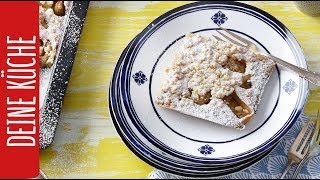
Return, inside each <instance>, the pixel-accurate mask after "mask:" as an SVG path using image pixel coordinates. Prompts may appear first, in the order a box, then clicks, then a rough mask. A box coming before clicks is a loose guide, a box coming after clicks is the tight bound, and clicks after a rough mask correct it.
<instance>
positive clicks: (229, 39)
mask: <svg viewBox="0 0 320 180" xmlns="http://www.w3.org/2000/svg"><path fill="white" fill-rule="evenodd" d="M217 32H218V33H219V34H220V35H221V36H223V37H224V38H226V39H227V40H228V41H230V42H232V43H233V44H236V45H239V46H243V47H247V46H245V45H243V44H241V43H239V42H237V41H235V40H233V39H232V38H230V37H228V36H227V35H225V34H223V33H222V32H220V31H217Z"/></svg>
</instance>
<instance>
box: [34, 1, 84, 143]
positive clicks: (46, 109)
mask: <svg viewBox="0 0 320 180" xmlns="http://www.w3.org/2000/svg"><path fill="white" fill-rule="evenodd" d="M88 6H89V1H73V3H72V7H71V9H70V12H69V14H68V16H67V17H66V18H67V20H66V22H67V23H66V27H65V29H64V33H63V34H62V36H61V38H62V39H61V40H60V44H59V46H58V51H57V56H56V60H55V63H54V64H53V66H52V67H51V68H46V69H41V70H40V86H41V87H40V96H41V97H40V143H39V144H40V149H45V148H46V147H48V146H49V145H50V144H51V143H52V141H53V138H54V135H55V131H56V128H57V124H58V120H59V116H60V112H61V107H62V103H63V98H64V95H65V93H66V90H67V85H68V81H69V78H70V74H71V70H72V66H73V62H74V58H75V55H76V51H77V47H78V42H79V39H80V35H81V31H82V27H83V24H84V21H85V17H86V14H87V10H88Z"/></svg>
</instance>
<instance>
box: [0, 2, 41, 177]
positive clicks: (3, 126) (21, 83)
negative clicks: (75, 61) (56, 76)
mask: <svg viewBox="0 0 320 180" xmlns="http://www.w3.org/2000/svg"><path fill="white" fill-rule="evenodd" d="M0 22H1V27H0V76H1V77H0V163H1V170H0V178H34V177H36V176H37V175H38V174H39V100H38V97H39V6H38V3H37V2H22V1H20V2H1V5H0Z"/></svg>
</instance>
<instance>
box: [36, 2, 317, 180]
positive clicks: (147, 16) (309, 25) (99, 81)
mask: <svg viewBox="0 0 320 180" xmlns="http://www.w3.org/2000/svg"><path fill="white" fill-rule="evenodd" d="M187 3H190V2H182V1H180V2H121V1H120V2H94V1H92V2H91V3H90V6H89V9H88V13H87V18H86V21H85V24H84V28H83V32H82V36H81V39H80V43H79V48H78V52H77V55H76V59H75V63H74V67H73V71H72V74H71V78H70V81H69V85H68V90H67V94H66V96H65V99H64V104H63V108H62V112H61V118H60V120H59V124H58V128H57V131H56V136H55V139H54V142H53V144H52V145H51V146H50V147H48V148H47V149H45V150H43V151H41V153H40V166H41V168H42V170H43V171H44V172H45V173H46V174H47V175H48V176H49V178H86V177H88V178H147V175H148V174H149V173H150V172H151V171H152V170H153V168H152V167H151V166H149V165H148V164H146V163H144V162H143V161H142V160H140V159H139V158H137V157H136V156H135V155H134V154H133V153H132V152H131V151H130V150H129V149H128V148H127V147H126V146H125V144H124V143H123V142H122V141H121V139H120V137H119V136H118V134H117V132H116V131H115V129H114V127H113V124H112V121H111V118H110V115H109V112H108V86H109V81H110V78H111V76H112V73H113V69H114V66H115V63H116V62H117V60H118V58H119V56H120V54H121V52H122V50H123V49H124V48H125V47H126V45H127V44H128V43H129V41H130V40H131V39H132V38H134V37H135V35H137V34H138V33H139V32H140V31H141V30H142V29H143V28H144V27H146V26H147V25H148V24H149V23H150V22H151V21H153V20H154V19H155V18H157V17H158V16H160V15H161V14H163V13H165V12H167V11H169V10H171V9H173V8H175V7H178V6H181V5H184V4H187ZM245 3H249V4H251V5H253V6H256V7H258V8H260V9H262V10H264V11H266V12H268V13H270V14H272V15H273V16H275V17H276V18H277V19H279V20H280V21H281V22H283V23H284V24H285V25H286V26H287V27H288V28H289V29H290V30H291V32H292V33H293V34H294V35H295V36H296V38H297V39H298V41H299V43H300V45H301V46H302V48H303V50H304V53H305V54H306V57H307V60H308V64H309V67H310V69H312V70H317V71H320V17H318V18H313V17H309V16H306V15H304V14H302V13H301V12H300V11H299V10H298V9H297V8H296V7H295V5H294V3H293V2H245ZM319 107H320V88H316V87H311V91H310V95H309V98H308V102H307V105H306V107H305V110H304V112H305V113H306V114H310V113H314V111H315V110H316V108H319Z"/></svg>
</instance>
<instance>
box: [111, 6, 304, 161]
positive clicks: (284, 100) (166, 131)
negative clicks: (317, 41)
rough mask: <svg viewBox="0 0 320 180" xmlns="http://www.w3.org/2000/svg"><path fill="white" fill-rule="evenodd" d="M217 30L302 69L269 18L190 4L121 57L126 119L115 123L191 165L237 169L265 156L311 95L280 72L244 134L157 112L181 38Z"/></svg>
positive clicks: (292, 43)
mask: <svg viewBox="0 0 320 180" xmlns="http://www.w3.org/2000/svg"><path fill="white" fill-rule="evenodd" d="M217 24H219V25H222V26H223V27H224V28H227V29H229V30H232V31H234V32H236V33H238V34H239V35H241V36H243V37H245V38H247V39H249V40H251V41H252V42H254V43H256V44H257V45H258V46H259V47H260V49H261V50H264V51H267V52H270V53H272V54H273V55H275V56H278V57H280V58H282V59H284V60H286V61H288V62H290V63H292V64H295V65H298V66H300V67H306V62H305V58H304V55H303V53H302V50H301V48H300V46H299V44H298V43H297V41H296V40H295V38H294V36H293V35H292V34H291V33H290V31H289V30H288V29H287V28H286V27H285V26H284V25H283V24H282V23H280V22H279V21H278V20H276V19H275V18H274V17H272V16H271V15H269V14H267V13H265V12H263V11H261V10H259V9H257V8H254V7H252V6H248V5H245V4H242V3H236V2H226V3H223V4H221V2H198V3H192V4H189V5H185V6H182V7H179V8H176V9H174V10H172V11H170V12H168V13H166V14H164V15H162V16H160V17H159V18H157V19H156V20H155V21H154V22H152V23H151V24H150V25H149V26H148V27H146V28H145V29H144V30H143V31H142V32H141V33H140V34H139V35H138V36H137V37H136V38H135V39H134V40H133V41H132V46H131V47H130V48H128V49H127V53H126V54H125V55H123V56H122V57H120V59H119V63H123V70H122V71H121V74H120V77H119V79H120V80H119V86H120V87H119V88H120V93H121V98H122V100H123V103H124V110H123V111H125V112H126V113H127V114H128V118H122V119H116V120H117V121H127V122H130V123H131V124H132V126H131V128H132V130H133V132H134V133H136V134H138V133H139V134H141V135H142V136H144V138H145V139H146V140H147V141H148V142H150V143H151V144H152V145H153V146H155V147H157V148H159V149H161V150H162V151H163V152H165V153H167V154H170V155H171V156H174V157H177V158H180V159H183V160H185V161H189V162H193V163H206V164H228V163H236V162H240V161H243V160H245V159H248V158H249V157H252V156H254V155H259V154H261V153H263V152H265V151H266V150H268V149H269V148H270V147H272V146H273V145H274V144H275V143H277V142H278V141H279V140H280V139H281V137H283V135H284V134H285V133H286V132H287V131H288V130H289V128H290V127H291V126H292V125H293V123H294V122H295V121H296V119H297V118H298V116H299V115H300V113H301V111H302V108H303V106H304V103H305V100H306V95H307V90H308V87H307V82H306V81H304V80H302V79H301V78H299V77H298V76H297V75H296V74H293V73H291V72H290V71H288V70H286V69H284V68H282V67H278V68H277V70H276V71H274V73H273V74H272V76H271V78H270V80H269V82H268V84H267V87H266V88H265V93H264V94H263V98H262V101H261V104H260V105H259V109H258V111H257V114H256V115H255V117H254V118H253V119H252V120H251V121H250V122H249V123H247V125H246V129H245V130H242V131H239V130H235V129H231V128H227V127H222V126H220V125H217V124H214V123H211V122H207V121H205V120H201V119H197V118H194V117H191V116H187V115H184V114H181V113H178V112H175V111H172V110H167V109H163V108H160V107H158V106H157V105H156V104H155V103H154V99H155V96H156V95H157V93H158V92H159V88H160V85H161V83H162V81H163V77H164V76H163V74H162V73H163V69H164V68H165V67H166V66H167V65H168V64H169V63H170V61H171V57H172V56H173V54H174V52H175V50H176V49H177V47H179V44H181V40H182V38H183V37H184V34H186V33H188V32H194V33H201V34H204V35H207V36H210V35H211V34H212V33H215V29H216V28H217ZM111 95H112V94H111ZM117 111H122V110H117ZM121 123H123V122H121ZM133 127H134V128H133ZM129 128H130V126H129Z"/></svg>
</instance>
